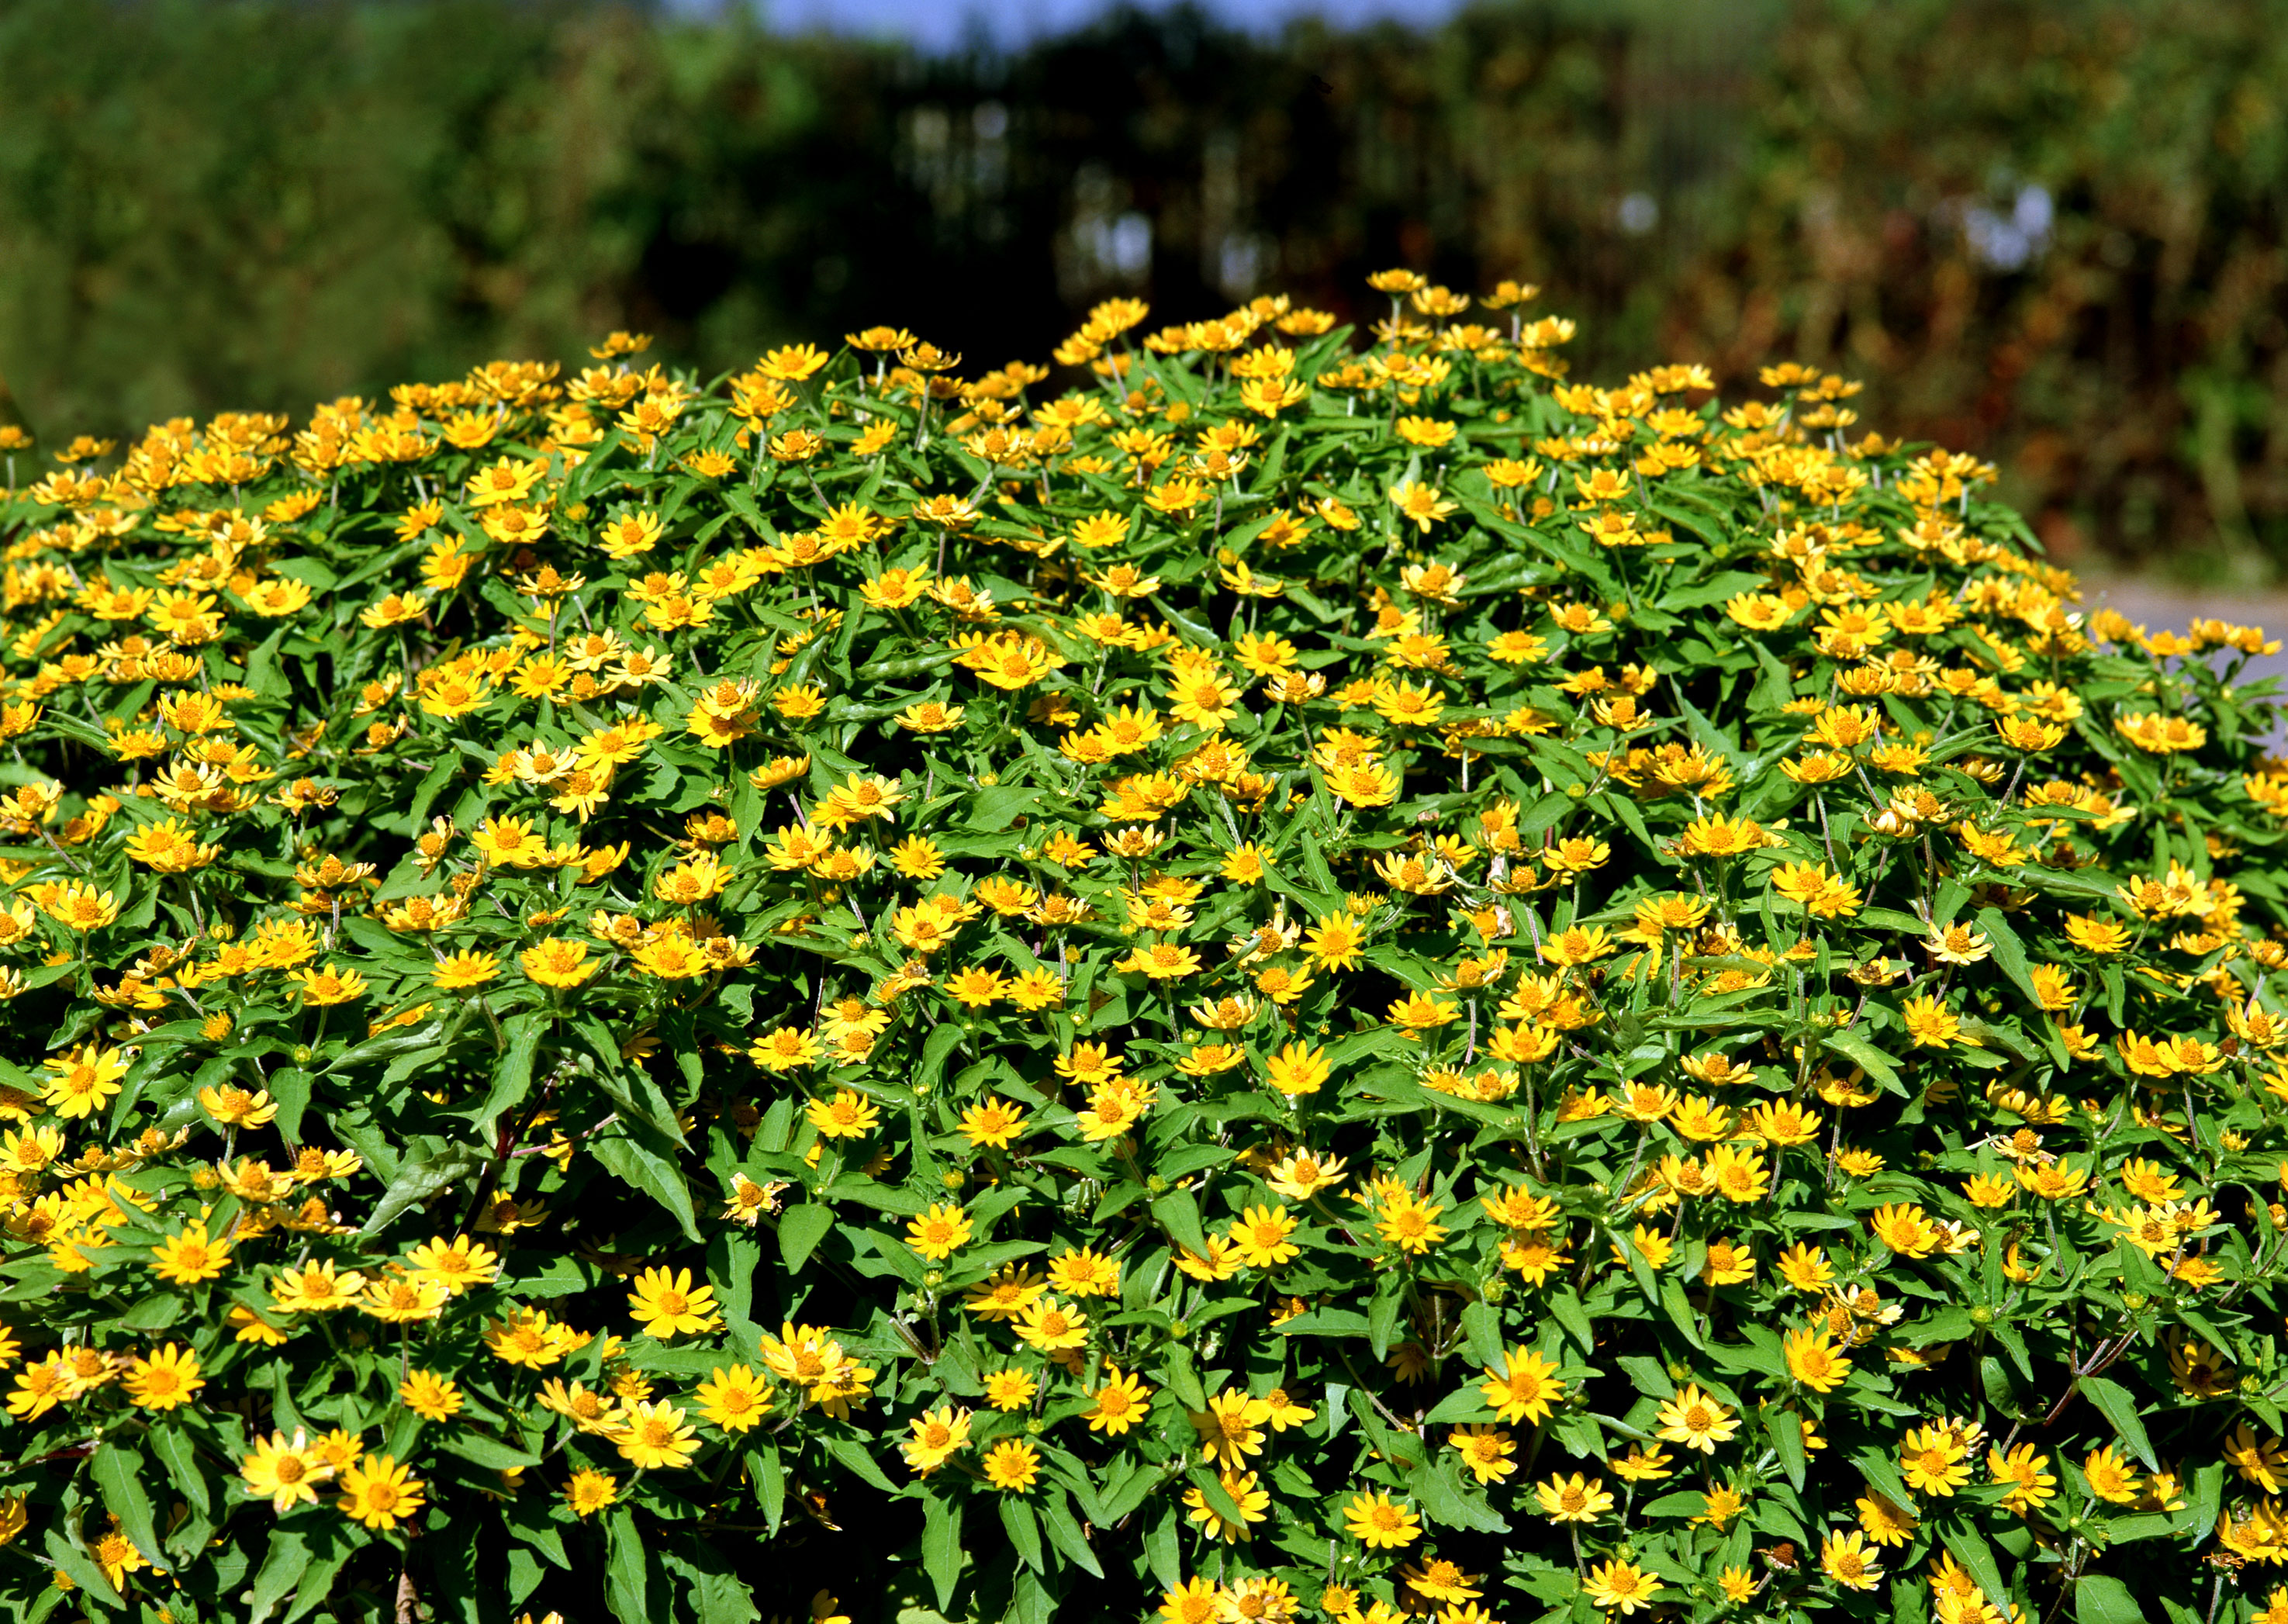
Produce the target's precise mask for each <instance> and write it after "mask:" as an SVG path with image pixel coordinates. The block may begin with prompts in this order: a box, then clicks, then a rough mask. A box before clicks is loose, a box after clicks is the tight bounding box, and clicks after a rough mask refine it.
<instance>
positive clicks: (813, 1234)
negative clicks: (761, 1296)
mask: <svg viewBox="0 0 2288 1624" xmlns="http://www.w3.org/2000/svg"><path fill="white" fill-rule="evenodd" d="M833 1227H834V1208H832V1207H830V1206H829V1205H828V1204H827V1203H826V1202H824V1201H805V1202H803V1203H802V1204H801V1205H800V1206H798V1207H790V1208H787V1209H786V1211H784V1212H783V1213H782V1214H780V1215H779V1256H780V1257H781V1258H782V1259H783V1260H784V1261H785V1264H786V1266H787V1272H788V1273H789V1274H800V1273H801V1272H802V1266H803V1264H806V1263H808V1262H809V1261H810V1255H811V1254H812V1253H813V1252H815V1251H816V1250H818V1243H819V1242H820V1241H822V1240H825V1239H826V1232H827V1231H829V1230H830V1229H832V1228H833Z"/></svg>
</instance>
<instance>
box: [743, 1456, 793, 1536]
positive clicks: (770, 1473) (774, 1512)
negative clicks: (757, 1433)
mask: <svg viewBox="0 0 2288 1624" xmlns="http://www.w3.org/2000/svg"><path fill="white" fill-rule="evenodd" d="M747 1469H748V1470H749V1472H750V1473H751V1474H752V1476H753V1477H754V1481H755V1503H756V1504H757V1505H759V1506H760V1507H761V1508H762V1510H763V1521H764V1522H766V1523H767V1524H769V1525H770V1530H771V1532H772V1533H778V1531H779V1523H780V1521H781V1519H782V1518H783V1517H785V1516H786V1468H785V1467H784V1466H783V1465H782V1464H781V1463H780V1461H779V1452H778V1447H777V1446H775V1445H773V1444H751V1445H749V1446H747Z"/></svg>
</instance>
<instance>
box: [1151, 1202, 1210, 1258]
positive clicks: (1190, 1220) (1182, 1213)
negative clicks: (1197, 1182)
mask: <svg viewBox="0 0 2288 1624" xmlns="http://www.w3.org/2000/svg"><path fill="white" fill-rule="evenodd" d="M1152 1216H1154V1217H1156V1218H1157V1219H1158V1220H1159V1221H1160V1227H1161V1228H1163V1229H1164V1230H1166V1231H1167V1232H1168V1233H1169V1234H1171V1235H1172V1236H1174V1237H1175V1239H1176V1244H1177V1245H1179V1246H1180V1247H1183V1248H1185V1249H1186V1250H1188V1251H1189V1252H1190V1253H1191V1254H1192V1255H1193V1256H1196V1257H1205V1256H1207V1252H1208V1238H1207V1235H1206V1233H1205V1232H1204V1231H1203V1230H1202V1229H1201V1228H1200V1208H1199V1203H1198V1202H1197V1201H1195V1200H1193V1199H1192V1192H1190V1191H1188V1190H1171V1191H1169V1192H1168V1193H1167V1194H1165V1195H1164V1196H1162V1197H1161V1198H1160V1199H1159V1200H1156V1201H1154V1202H1153V1203H1152Z"/></svg>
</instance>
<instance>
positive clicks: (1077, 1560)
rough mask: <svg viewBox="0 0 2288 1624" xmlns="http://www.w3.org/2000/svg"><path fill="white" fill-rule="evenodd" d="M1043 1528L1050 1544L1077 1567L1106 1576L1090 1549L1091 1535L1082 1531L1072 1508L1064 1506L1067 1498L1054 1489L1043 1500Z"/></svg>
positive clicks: (1098, 1575)
mask: <svg viewBox="0 0 2288 1624" xmlns="http://www.w3.org/2000/svg"><path fill="white" fill-rule="evenodd" d="M1041 1526H1042V1527H1043V1528H1044V1529H1045V1530H1046V1531H1047V1533H1048V1536H1049V1543H1050V1544H1052V1545H1053V1546H1055V1547H1056V1548H1057V1549H1059V1550H1061V1551H1062V1552H1064V1554H1065V1555H1066V1556H1068V1557H1071V1558H1072V1560H1073V1563H1074V1565H1076V1566H1077V1567H1080V1568H1082V1569H1084V1570H1085V1571H1086V1572H1088V1573H1093V1574H1095V1575H1096V1577H1098V1578H1099V1579H1101V1578H1103V1577H1104V1565H1103V1564H1102V1563H1100V1562H1099V1561H1098V1560H1097V1559H1096V1552H1095V1551H1094V1549H1092V1548H1091V1547H1090V1545H1089V1542H1088V1536H1087V1535H1086V1534H1084V1533H1082V1532H1081V1527H1080V1525H1079V1524H1078V1523H1077V1522H1076V1521H1074V1520H1073V1514H1072V1508H1071V1507H1069V1506H1068V1505H1067V1504H1066V1503H1065V1497H1064V1496H1063V1495H1062V1494H1061V1493H1057V1492H1056V1491H1055V1490H1054V1489H1052V1490H1050V1491H1049V1492H1048V1493H1047V1494H1045V1496H1043V1498H1042V1501H1041Z"/></svg>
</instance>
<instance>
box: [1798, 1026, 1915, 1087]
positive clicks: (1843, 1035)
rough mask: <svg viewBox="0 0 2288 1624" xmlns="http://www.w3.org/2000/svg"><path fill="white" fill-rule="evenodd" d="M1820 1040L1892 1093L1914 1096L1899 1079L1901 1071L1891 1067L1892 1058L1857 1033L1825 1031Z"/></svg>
mask: <svg viewBox="0 0 2288 1624" xmlns="http://www.w3.org/2000/svg"><path fill="white" fill-rule="evenodd" d="M1819 1041H1820V1042H1822V1043H1823V1044H1825V1045H1826V1046H1827V1047H1828V1048H1830V1049H1831V1050H1834V1051H1835V1052H1836V1053H1837V1054H1839V1055H1841V1056H1842V1057H1844V1058H1846V1059H1847V1060H1849V1061H1850V1062H1851V1063H1852V1064H1853V1065H1855V1066H1859V1067H1860V1068H1861V1069H1862V1070H1863V1071H1864V1072H1865V1073H1867V1075H1869V1076H1870V1077H1872V1078H1873V1079H1874V1080H1875V1081H1877V1082H1879V1083H1880V1084H1881V1085H1882V1086H1883V1087H1884V1088H1886V1089H1889V1090H1890V1091H1891V1092H1892V1093H1894V1094H1896V1095H1898V1096H1899V1097H1902V1098H1911V1097H1912V1096H1911V1093H1910V1091H1909V1089H1908V1088H1907V1085H1906V1084H1905V1083H1903V1082H1902V1081H1899V1073H1897V1072H1895V1071H1894V1070H1893V1069H1892V1068H1891V1058H1890V1057H1889V1056H1888V1055H1887V1054H1885V1053H1884V1052H1883V1051H1882V1050H1879V1049H1878V1048H1876V1047H1875V1046H1874V1045H1873V1044H1872V1043H1870V1042H1868V1041H1867V1040H1866V1039H1865V1038H1863V1037H1861V1036H1860V1035H1859V1034H1857V1033H1855V1032H1823V1033H1822V1034H1820V1039H1819Z"/></svg>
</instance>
